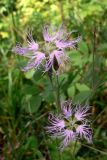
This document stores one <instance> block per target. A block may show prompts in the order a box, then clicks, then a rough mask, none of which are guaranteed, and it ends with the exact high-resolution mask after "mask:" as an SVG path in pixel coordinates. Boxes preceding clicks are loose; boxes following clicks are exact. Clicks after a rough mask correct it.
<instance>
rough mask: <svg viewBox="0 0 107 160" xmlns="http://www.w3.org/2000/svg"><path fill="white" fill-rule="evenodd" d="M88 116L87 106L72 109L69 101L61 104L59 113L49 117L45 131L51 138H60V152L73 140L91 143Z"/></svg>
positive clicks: (88, 108) (88, 109)
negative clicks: (83, 140)
mask: <svg viewBox="0 0 107 160" xmlns="http://www.w3.org/2000/svg"><path fill="white" fill-rule="evenodd" d="M77 113H78V114H77ZM90 114H91V113H90V107H89V106H87V105H85V106H81V105H77V106H76V107H74V106H73V104H72V102H70V101H65V102H62V104H61V113H60V114H59V115H57V116H55V115H52V116H51V117H49V125H48V126H47V127H46V131H47V133H49V134H50V135H51V136H52V137H56V138H60V140H61V144H60V146H59V148H60V150H63V149H64V148H65V147H66V146H68V145H69V143H70V142H71V141H73V140H80V139H85V140H86V141H87V142H88V143H92V129H91V127H90V121H89V115H90ZM77 115H78V116H77ZM53 117H54V118H53Z"/></svg>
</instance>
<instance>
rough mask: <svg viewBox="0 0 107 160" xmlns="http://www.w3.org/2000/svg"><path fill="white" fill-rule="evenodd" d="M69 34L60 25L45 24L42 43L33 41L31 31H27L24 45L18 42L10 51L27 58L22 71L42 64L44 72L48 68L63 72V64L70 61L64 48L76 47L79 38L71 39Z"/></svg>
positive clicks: (48, 70)
mask: <svg viewBox="0 0 107 160" xmlns="http://www.w3.org/2000/svg"><path fill="white" fill-rule="evenodd" d="M71 34H72V32H70V33H67V32H66V30H65V29H64V28H63V27H62V26H59V27H58V29H56V28H54V26H52V25H50V26H49V25H46V26H44V29H43V38H44V41H43V42H42V44H41V43H37V42H35V41H34V39H33V36H32V33H31V32H29V33H28V34H27V40H26V41H25V42H26V45H25V46H22V45H21V44H20V43H18V44H17V45H16V46H15V47H14V48H13V49H12V51H13V52H15V53H16V54H18V55H20V56H24V57H26V58H28V64H27V66H25V67H24V68H23V71H28V70H30V69H33V68H34V69H38V68H40V66H41V65H42V66H43V67H42V68H43V71H44V72H50V70H51V71H52V72H53V70H54V71H55V72H56V73H59V72H58V71H60V72H63V70H64V68H65V65H66V64H67V63H68V62H69V61H70V60H69V57H68V56H67V54H66V49H68V48H69V49H71V48H73V49H74V48H76V47H75V46H76V44H77V43H78V42H79V41H80V39H81V38H80V37H77V38H75V39H71V38H70V36H71Z"/></svg>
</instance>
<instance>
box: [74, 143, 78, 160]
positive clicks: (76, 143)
mask: <svg viewBox="0 0 107 160" xmlns="http://www.w3.org/2000/svg"><path fill="white" fill-rule="evenodd" d="M76 145H77V140H76V141H75V144H74V149H73V158H74V160H75V150H76Z"/></svg>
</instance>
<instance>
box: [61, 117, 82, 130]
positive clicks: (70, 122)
mask: <svg viewBox="0 0 107 160" xmlns="http://www.w3.org/2000/svg"><path fill="white" fill-rule="evenodd" d="M64 121H65V128H66V129H70V130H73V131H74V132H75V131H76V128H77V127H78V126H79V125H81V121H78V120H77V119H76V118H75V117H74V116H71V117H70V118H65V119H64Z"/></svg>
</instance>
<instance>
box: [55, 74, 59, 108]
mask: <svg viewBox="0 0 107 160" xmlns="http://www.w3.org/2000/svg"><path fill="white" fill-rule="evenodd" d="M56 82H57V91H56V94H57V107H58V108H59V110H60V86H59V79H58V75H56Z"/></svg>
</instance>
